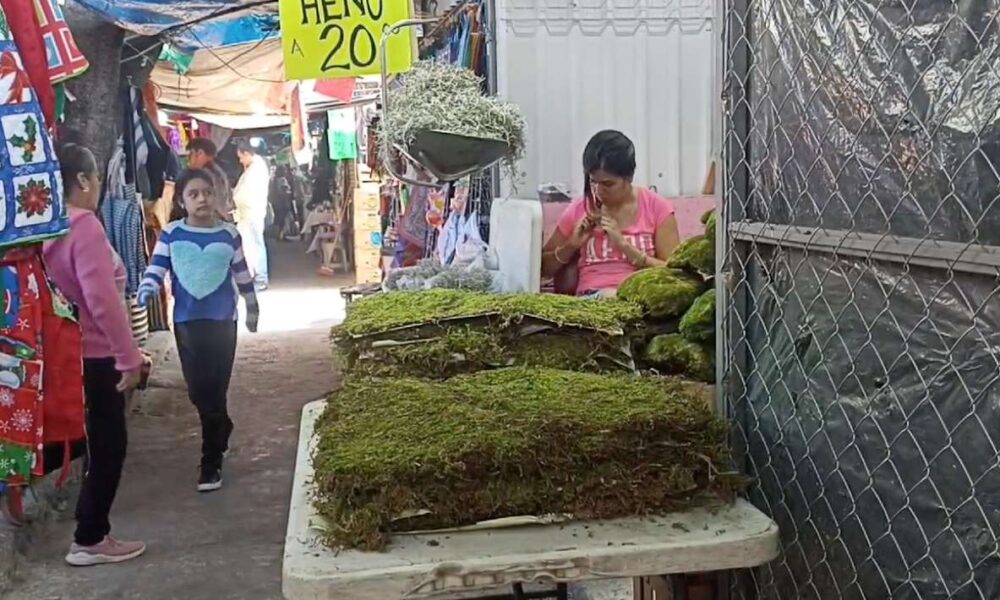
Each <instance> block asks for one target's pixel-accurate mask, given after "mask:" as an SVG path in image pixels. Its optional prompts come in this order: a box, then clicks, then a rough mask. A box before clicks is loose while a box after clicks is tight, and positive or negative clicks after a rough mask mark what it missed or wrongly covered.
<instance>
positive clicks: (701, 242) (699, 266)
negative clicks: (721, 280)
mask: <svg viewBox="0 0 1000 600" xmlns="http://www.w3.org/2000/svg"><path fill="white" fill-rule="evenodd" d="M667 267H669V268H671V269H683V270H685V271H689V272H692V273H702V274H704V275H714V274H715V239H714V238H708V237H706V236H704V235H698V236H695V237H693V238H690V239H688V240H686V241H684V242H681V245H680V246H677V249H675V250H674V253H673V254H672V255H671V256H670V259H669V260H668V261H667Z"/></svg>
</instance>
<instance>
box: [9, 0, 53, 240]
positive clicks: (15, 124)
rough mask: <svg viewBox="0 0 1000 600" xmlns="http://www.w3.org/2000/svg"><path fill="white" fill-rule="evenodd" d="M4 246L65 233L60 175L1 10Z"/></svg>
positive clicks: (39, 111) (46, 131)
mask: <svg viewBox="0 0 1000 600" xmlns="http://www.w3.org/2000/svg"><path fill="white" fill-rule="evenodd" d="M0 138H2V139H0V206H2V210H0V247H6V246H11V245H15V244H24V243H27V242H33V241H40V240H44V239H47V238H51V237H54V236H57V235H59V234H62V233H64V232H65V231H66V230H67V229H68V228H69V219H68V217H67V215H66V209H65V205H64V204H63V190H62V176H61V174H60V171H59V163H58V161H57V160H56V157H55V151H54V148H53V144H52V138H51V137H50V136H49V132H48V129H47V128H46V126H45V119H44V117H43V116H42V112H41V107H40V105H39V103H38V100H37V98H36V96H35V93H34V90H33V89H32V87H31V81H30V79H29V77H28V74H27V73H26V72H25V70H24V66H23V63H22V62H21V57H20V53H19V52H18V49H17V46H16V45H15V44H14V40H13V37H12V35H11V28H10V27H9V25H8V22H7V17H6V13H4V12H3V11H2V10H0Z"/></svg>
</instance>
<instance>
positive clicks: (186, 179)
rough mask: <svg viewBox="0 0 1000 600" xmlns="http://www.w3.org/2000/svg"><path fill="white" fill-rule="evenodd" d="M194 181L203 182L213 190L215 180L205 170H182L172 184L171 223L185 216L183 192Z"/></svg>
mask: <svg viewBox="0 0 1000 600" xmlns="http://www.w3.org/2000/svg"><path fill="white" fill-rule="evenodd" d="M196 179H200V180H202V181H204V182H205V183H207V184H208V185H210V186H212V187H213V189H214V188H215V180H214V179H212V174H211V173H209V172H208V171H206V170H205V169H184V170H183V171H181V174H180V175H178V177H177V181H175V182H174V209H173V211H171V213H170V220H171V221H176V220H178V219H183V218H184V217H186V216H187V211H186V210H185V209H184V190H186V189H187V187H188V186H189V185H191V182H192V181H194V180H196Z"/></svg>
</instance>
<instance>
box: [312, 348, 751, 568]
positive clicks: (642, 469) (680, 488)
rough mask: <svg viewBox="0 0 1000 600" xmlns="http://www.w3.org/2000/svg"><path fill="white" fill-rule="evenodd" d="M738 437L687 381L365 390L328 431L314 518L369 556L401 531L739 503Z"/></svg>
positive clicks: (486, 376)
mask: <svg viewBox="0 0 1000 600" xmlns="http://www.w3.org/2000/svg"><path fill="white" fill-rule="evenodd" d="M373 398H378V402H372V399H373ZM727 431H728V427H727V425H726V423H725V422H723V421H721V420H720V419H718V418H717V417H715V416H714V415H713V413H712V411H711V409H710V408H709V393H708V388H707V387H706V386H703V385H701V384H698V383H694V382H689V381H683V380H680V379H661V378H646V377H638V376H632V375H595V374H586V373H573V372H569V371H558V370H545V369H527V368H513V369H500V370H493V371H483V372H480V373H475V374H471V375H461V376H458V377H454V378H452V379H449V380H447V381H444V382H432V381H428V380H421V379H361V378H355V379H352V380H350V381H349V382H348V383H347V384H346V386H345V387H344V388H343V389H342V390H341V391H340V392H339V393H338V394H337V396H336V399H335V401H332V402H330V403H329V404H328V406H327V409H326V412H325V414H324V415H323V416H322V418H321V419H320V422H319V423H318V429H317V432H318V436H319V440H318V445H317V447H316V450H315V454H314V458H313V465H314V468H315V474H316V475H315V481H316V486H317V495H316V498H315V504H316V507H317V509H318V511H319V513H320V514H321V515H322V516H323V517H325V519H326V521H327V524H328V526H329V527H328V529H327V532H328V538H329V539H328V540H327V541H328V542H329V543H330V544H332V545H336V546H344V547H351V548H362V549H365V550H377V549H380V548H382V547H383V546H384V545H385V543H386V539H387V536H388V535H389V534H390V533H391V532H392V531H404V530H413V529H419V528H441V527H455V526H462V525H468V524H473V523H476V522H480V521H483V520H488V519H494V518H501V517H509V516H521V515H542V514H553V513H555V514H571V515H574V516H575V517H577V518H587V519H589V518H614V517H622V516H631V515H644V514H651V513H662V512H665V511H671V510H677V509H682V508H684V507H687V506H689V505H690V504H692V503H694V502H704V501H705V500H706V497H716V498H718V497H722V498H726V497H730V496H731V495H732V494H733V493H734V492H735V491H736V490H737V489H738V487H739V486H740V483H741V481H740V479H739V478H738V477H736V476H734V475H733V474H730V473H726V472H725V471H726V469H727V465H728V460H729V457H728V452H727V443H726V438H727ZM554 449H555V450H558V451H553V450H554ZM413 515H420V517H419V519H417V520H414V519H413V518H412V516H413ZM405 517H409V518H405Z"/></svg>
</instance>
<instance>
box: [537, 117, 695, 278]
mask: <svg viewBox="0 0 1000 600" xmlns="http://www.w3.org/2000/svg"><path fill="white" fill-rule="evenodd" d="M635 169H636V161H635V146H634V145H633V144H632V140H630V139H628V138H627V137H626V136H625V135H624V134H622V133H620V132H618V131H602V132H600V133H598V134H596V135H595V136H594V137H593V138H591V139H590V142H589V143H588V144H587V147H586V149H585V150H584V152H583V172H584V177H585V179H584V180H585V181H586V192H585V194H584V197H583V198H580V199H578V200H575V201H573V202H572V203H571V204H570V205H569V207H568V208H567V209H566V210H565V212H563V214H562V217H560V219H559V224H558V226H557V227H556V230H555V231H554V232H553V234H552V237H550V238H549V240H548V242H547V243H546V244H545V248H544V249H543V254H542V276H543V277H554V276H556V275H558V274H559V272H560V271H562V270H563V269H564V268H566V267H567V266H571V265H574V264H575V266H576V267H577V270H578V279H577V283H576V286H575V289H576V293H577V295H596V296H602V297H605V296H614V295H615V294H616V292H617V290H618V286H619V285H620V284H621V283H622V282H623V281H625V280H626V279H628V277H629V276H630V275H632V274H633V273H635V272H636V271H638V270H639V269H643V268H646V267H660V266H664V265H665V264H666V261H667V259H668V258H669V257H670V255H671V254H672V253H673V251H674V249H675V248H676V247H677V246H678V244H679V243H680V234H679V232H678V230H677V219H676V217H675V216H674V208H673V206H672V205H671V204H670V202H669V201H667V200H666V199H665V198H661V197H660V196H658V195H657V194H655V193H654V192H652V191H650V190H648V189H645V188H641V187H639V186H636V185H635V184H634V183H633V178H634V177H635Z"/></svg>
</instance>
